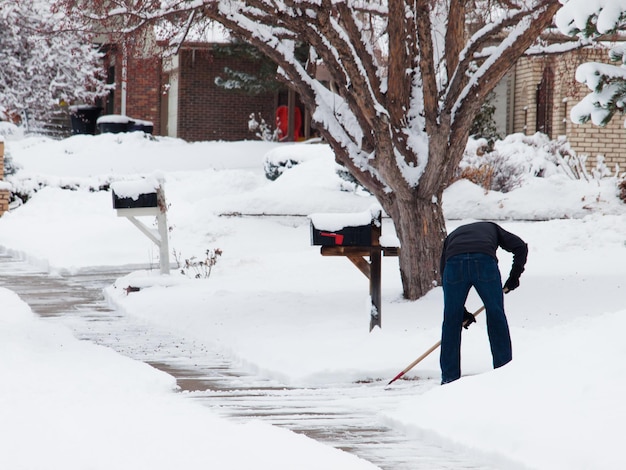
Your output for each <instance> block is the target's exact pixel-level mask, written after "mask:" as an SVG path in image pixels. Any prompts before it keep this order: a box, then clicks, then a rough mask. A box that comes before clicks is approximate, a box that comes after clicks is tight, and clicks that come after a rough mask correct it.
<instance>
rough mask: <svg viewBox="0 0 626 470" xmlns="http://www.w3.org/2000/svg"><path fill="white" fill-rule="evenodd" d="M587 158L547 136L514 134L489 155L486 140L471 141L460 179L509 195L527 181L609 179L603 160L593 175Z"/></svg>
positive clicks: (500, 142)
mask: <svg viewBox="0 0 626 470" xmlns="http://www.w3.org/2000/svg"><path fill="white" fill-rule="evenodd" d="M586 159H587V157H586V156H585V155H578V154H576V152H575V151H574V150H573V149H572V147H571V146H570V144H569V142H568V141H567V140H566V139H565V138H559V139H556V140H551V139H550V138H549V137H548V136H547V135H545V134H542V133H539V132H538V133H536V134H534V135H532V136H527V135H524V134H511V135H509V136H507V137H506V138H505V139H503V140H498V141H496V142H495V143H494V145H493V151H488V143H487V141H486V140H485V139H470V140H469V142H468V145H467V147H466V149H465V154H464V157H463V160H462V161H461V164H460V165H459V170H458V172H457V177H458V178H466V179H469V180H470V181H472V182H474V183H476V184H478V185H480V186H482V187H483V188H485V189H486V190H493V191H501V192H508V191H511V190H513V189H515V188H518V187H519V186H521V185H522V184H523V183H524V179H525V178H528V177H549V176H553V175H556V174H562V175H566V176H568V177H569V178H571V179H584V180H589V179H592V178H601V177H604V176H607V174H608V170H607V169H606V167H605V166H604V160H603V158H602V157H601V156H599V157H598V160H597V161H598V164H597V167H596V169H595V170H594V171H593V174H592V175H590V174H589V172H588V170H587V168H586Z"/></svg>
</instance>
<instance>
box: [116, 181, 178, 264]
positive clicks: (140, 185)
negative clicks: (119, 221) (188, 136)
mask: <svg viewBox="0 0 626 470" xmlns="http://www.w3.org/2000/svg"><path fill="white" fill-rule="evenodd" d="M111 189H112V192H113V208H114V209H115V210H116V211H117V215H118V216H119V217H126V218H127V219H128V220H129V221H130V222H131V223H132V224H133V225H135V226H136V227H137V228H138V229H139V230H141V232H142V233H143V234H144V235H146V236H147V237H148V238H149V239H150V240H152V241H153V242H154V244H155V245H156V246H158V247H159V264H160V267H161V274H169V272H170V263H169V246H168V230H167V203H166V201H165V192H164V190H163V183H162V181H159V180H158V179H155V178H145V179H141V180H136V181H117V182H115V183H113V184H111ZM139 216H155V217H156V219H157V233H154V230H152V229H150V228H148V227H146V226H145V225H144V224H143V223H142V222H141V221H139V220H137V219H136V217H139Z"/></svg>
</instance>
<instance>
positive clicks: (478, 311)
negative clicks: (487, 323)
mask: <svg viewBox="0 0 626 470" xmlns="http://www.w3.org/2000/svg"><path fill="white" fill-rule="evenodd" d="M507 292H509V289H504V293H505V294H506V293H507ZM483 310H485V306H484V305H483V306H482V307H480V308H479V309H478V310H476V311H475V312H474V313H473V314H472V315H474V317H475V316H476V315H478V314H479V313H481V312H482V311H483ZM470 323H472V321H471V320H466V321H464V322H463V328H467V327H468V326H469V325H470ZM439 346H441V340H439V341H437V342H436V343H435V344H433V345H432V346H431V347H430V348H428V350H426V351H425V352H424V354H422V355H421V356H420V357H418V358H417V359H415V360H414V361H413V362H411V363H410V364H409V365H408V366H406V368H405V369H404V370H403V371H402V372H400V373H399V374H398V375H396V376H395V377H394V378H393V379H391V380H390V381H389V383H388V384H387V386H389V385H391V384H392V383H394V382H395V381H396V380H398V379H399V378H400V377H402V376H403V375H404V374H406V373H407V372H408V371H410V370H411V369H413V367H415V366H416V365H417V364H419V363H420V362H421V361H422V360H424V358H426V357H427V356H428V355H429V354H430V353H431V352H433V351H434V350H435V349H437V348H438V347H439Z"/></svg>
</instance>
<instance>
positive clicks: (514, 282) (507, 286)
mask: <svg viewBox="0 0 626 470" xmlns="http://www.w3.org/2000/svg"><path fill="white" fill-rule="evenodd" d="M518 287H519V277H516V276H510V277H509V278H508V279H507V280H506V282H505V283H504V290H508V291H512V290H513V289H516V288H518Z"/></svg>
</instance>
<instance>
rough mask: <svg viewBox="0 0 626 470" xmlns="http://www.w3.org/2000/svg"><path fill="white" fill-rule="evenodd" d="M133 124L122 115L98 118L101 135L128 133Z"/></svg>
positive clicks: (108, 115)
mask: <svg viewBox="0 0 626 470" xmlns="http://www.w3.org/2000/svg"><path fill="white" fill-rule="evenodd" d="M133 124H134V121H133V120H132V119H130V118H129V117H128V116H123V115H121V114H107V115H105V116H100V117H99V118H98V130H99V131H100V133H101V134H104V133H110V134H119V133H120V132H128V131H129V130H130V128H131V126H132V125H133Z"/></svg>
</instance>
